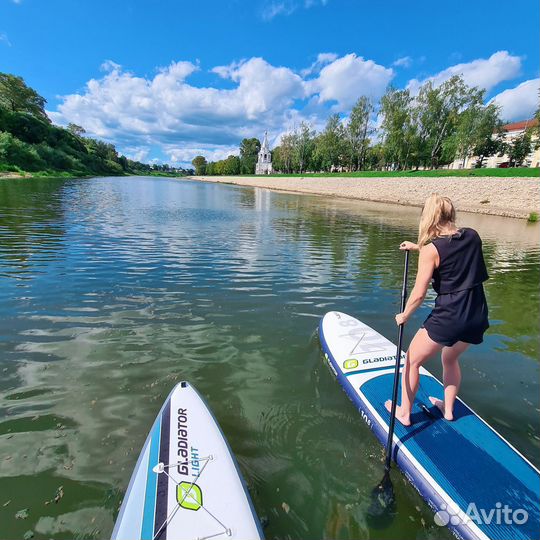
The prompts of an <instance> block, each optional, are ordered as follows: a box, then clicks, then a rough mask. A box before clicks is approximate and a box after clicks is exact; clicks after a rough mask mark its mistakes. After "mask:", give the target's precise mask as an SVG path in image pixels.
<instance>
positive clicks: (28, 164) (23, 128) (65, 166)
mask: <svg viewBox="0 0 540 540" xmlns="http://www.w3.org/2000/svg"><path fill="white" fill-rule="evenodd" d="M45 104H46V100H45V99H44V98H43V97H42V96H40V95H39V94H38V93H37V92H36V91H35V90H34V89H33V88H30V87H29V86H27V85H26V84H25V82H24V80H23V79H22V78H21V77H16V76H14V75H10V74H7V73H0V176H2V173H3V172H5V173H12V174H13V173H15V174H17V173H18V174H20V175H22V176H24V175H31V176H67V177H71V176H94V175H127V174H140V175H160V176H162V175H166V176H178V175H182V174H188V173H190V172H192V171H191V170H184V169H181V168H175V167H170V166H169V165H167V164H164V165H158V164H148V163H141V162H140V161H134V160H131V159H128V158H127V157H126V156H123V155H119V153H118V151H117V150H116V148H115V147H114V145H113V144H110V143H108V142H104V141H100V140H98V139H93V138H91V137H86V136H85V130H84V128H83V127H81V126H78V125H76V124H69V125H68V126H67V128H63V127H59V126H55V125H53V124H52V123H51V121H50V119H49V117H48V116H47V113H46V112H45Z"/></svg>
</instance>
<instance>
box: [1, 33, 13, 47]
mask: <svg viewBox="0 0 540 540" xmlns="http://www.w3.org/2000/svg"><path fill="white" fill-rule="evenodd" d="M0 43H4V44H5V45H7V46H8V47H11V41H9V38H8V37H7V34H6V33H5V32H0Z"/></svg>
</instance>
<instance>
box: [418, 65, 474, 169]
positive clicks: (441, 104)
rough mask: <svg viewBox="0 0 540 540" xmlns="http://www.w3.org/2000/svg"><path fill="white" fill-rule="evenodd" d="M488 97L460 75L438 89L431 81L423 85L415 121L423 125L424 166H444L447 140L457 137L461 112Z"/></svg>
mask: <svg viewBox="0 0 540 540" xmlns="http://www.w3.org/2000/svg"><path fill="white" fill-rule="evenodd" d="M484 94H485V91H484V90H481V89H479V88H471V87H469V86H467V85H466V84H465V82H464V81H463V78H462V77H461V76H458V75H454V76H453V77H451V78H450V79H448V80H447V81H445V82H443V83H442V84H441V85H440V86H438V87H435V86H434V85H433V83H432V82H431V81H428V82H427V83H425V84H424V85H422V87H421V88H420V91H419V93H418V96H417V98H416V100H415V110H414V114H413V121H416V122H418V124H419V125H420V143H421V145H420V146H421V155H420V159H421V161H423V164H424V165H428V166H430V167H431V168H435V167H437V166H439V165H440V164H441V158H442V157H443V150H444V145H445V141H446V139H447V138H448V137H449V136H451V135H453V134H454V132H455V130H456V127H457V124H458V121H459V116H460V113H461V112H462V111H463V110H465V109H467V108H468V107H470V106H474V105H477V104H479V103H482V102H483V99H484ZM446 159H447V160H448V159H449V156H448V155H447V156H446ZM452 159H453V158H452ZM452 159H451V160H452ZM451 160H450V161H451ZM447 162H448V161H447Z"/></svg>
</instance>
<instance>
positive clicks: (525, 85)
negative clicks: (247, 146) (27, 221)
mask: <svg viewBox="0 0 540 540" xmlns="http://www.w3.org/2000/svg"><path fill="white" fill-rule="evenodd" d="M538 21H539V5H538V2H535V1H532V0H513V1H512V3H511V5H509V4H508V2H503V1H502V0H475V1H474V2H471V1H470V0H467V1H465V0H447V1H446V2H433V0H430V1H426V0H416V1H415V2H403V0H387V1H385V2H384V1H377V2H374V1H369V2H368V1H367V0H251V1H249V2H248V1H245V0H220V1H214V0H210V1H203V0H198V1H189V2H185V1H179V0H176V1H174V0H114V1H111V0H108V1H104V0H91V1H90V0H47V2H43V0H0V71H3V72H7V73H13V74H16V75H20V76H22V77H23V78H24V80H25V81H26V83H27V84H28V85H30V86H32V87H33V88H35V89H36V90H37V91H38V92H39V93H40V94H41V95H42V96H43V97H45V98H46V100H47V105H46V110H47V113H48V114H49V116H50V118H51V119H52V120H53V122H54V123H56V124H59V125H67V124H68V123H69V122H73V123H76V124H79V125H81V126H83V127H84V128H85V129H86V131H87V134H88V135H89V136H95V137H98V138H101V139H104V140H107V141H109V142H112V143H114V144H115V145H116V147H117V149H118V150H119V151H120V152H121V153H124V154H125V155H126V156H128V157H130V158H132V159H138V160H141V161H146V162H151V161H155V162H167V163H169V164H172V165H183V166H186V165H188V164H189V163H190V162H191V160H192V159H193V157H195V156H196V155H198V154H202V155H204V156H205V157H206V158H207V159H209V160H216V159H222V158H225V157H227V156H228V155H230V154H237V153H238V145H239V143H240V141H241V140H242V139H243V138H244V137H258V138H259V139H262V137H263V135H264V131H266V130H268V134H269V140H270V143H271V146H273V145H276V144H278V143H279V138H280V136H281V135H282V134H284V133H286V132H287V131H290V130H291V129H294V128H295V127H296V126H298V125H299V124H300V122H302V121H306V122H309V123H310V124H311V125H312V126H313V127H314V128H315V129H317V130H320V129H322V128H323V127H324V124H325V122H326V119H327V118H328V116H329V115H330V114H332V113H339V114H340V115H341V116H342V118H344V119H346V117H347V115H348V113H349V112H350V109H351V107H352V105H353V104H354V102H355V101H356V100H357V99H358V97H360V96H361V95H366V96H369V97H370V98H372V99H373V100H374V101H375V102H376V101H377V100H378V99H379V98H380V97H381V95H382V94H383V93H384V92H385V89H386V88H387V86H388V85H389V84H392V85H393V86H395V87H397V88H409V89H410V90H411V92H413V93H414V92H416V91H417V89H418V88H419V86H420V85H421V84H422V83H423V82H424V81H426V80H432V81H433V83H434V84H436V85H437V84H440V83H442V82H443V81H444V80H446V79H448V78H449V77H451V76H452V75H454V74H462V75H463V77H464V79H465V81H466V82H467V83H468V84H470V85H474V86H479V87H481V88H484V89H485V90H486V102H489V101H492V100H494V101H495V102H496V103H498V104H499V105H500V107H501V115H502V117H503V119H505V120H507V121H517V120H523V119H527V118H530V117H531V116H532V115H533V113H534V111H535V109H536V108H537V106H538V89H539V86H540V78H539V48H538V43H539V37H540V36H539V25H538ZM373 122H374V124H376V123H377V118H376V117H375V116H374V118H373Z"/></svg>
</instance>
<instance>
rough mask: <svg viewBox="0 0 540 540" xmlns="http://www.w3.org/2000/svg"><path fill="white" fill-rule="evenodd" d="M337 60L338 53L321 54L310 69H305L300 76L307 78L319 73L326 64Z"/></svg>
mask: <svg viewBox="0 0 540 540" xmlns="http://www.w3.org/2000/svg"><path fill="white" fill-rule="evenodd" d="M337 58H338V55H337V54H336V53H328V52H327V53H319V54H318V55H317V60H315V62H313V64H311V66H309V67H308V68H306V69H303V70H302V71H301V72H300V75H302V77H307V76H308V75H311V74H313V73H318V72H319V71H320V70H321V68H323V67H324V66H325V65H326V64H329V63H330V62H333V61H334V60H337Z"/></svg>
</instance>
